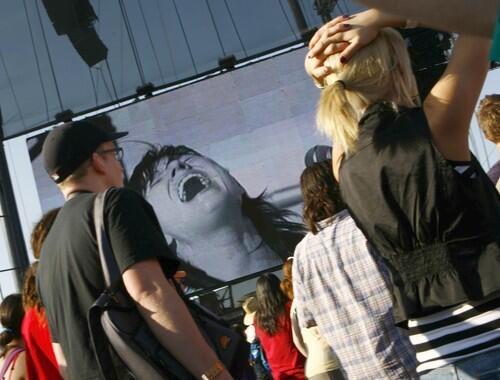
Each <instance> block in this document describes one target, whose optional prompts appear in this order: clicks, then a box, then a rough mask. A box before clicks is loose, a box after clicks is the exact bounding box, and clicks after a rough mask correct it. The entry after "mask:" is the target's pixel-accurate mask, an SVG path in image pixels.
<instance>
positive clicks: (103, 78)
mask: <svg viewBox="0 0 500 380" xmlns="http://www.w3.org/2000/svg"><path fill="white" fill-rule="evenodd" d="M96 70H97V71H98V72H99V74H101V78H102V83H104V88H105V89H106V92H107V93H108V96H109V98H110V99H113V94H112V93H111V91H110V89H109V86H108V83H107V82H106V77H105V76H104V71H103V70H101V69H97V68H96Z"/></svg>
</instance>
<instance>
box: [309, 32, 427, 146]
mask: <svg viewBox="0 0 500 380" xmlns="http://www.w3.org/2000/svg"><path fill="white" fill-rule="evenodd" d="M325 66H328V67H330V68H331V69H332V73H331V74H329V75H328V76H327V77H326V78H325V84H326V85H327V86H326V87H325V88H324V89H323V91H322V92H321V97H320V100H319V104H318V110H317V114H316V122H317V125H318V129H319V130H320V131H321V132H322V133H324V134H326V135H327V136H328V137H330V138H331V139H332V140H333V141H334V142H335V143H338V144H340V145H341V146H342V148H343V149H344V152H345V153H346V154H348V153H350V152H353V151H354V150H355V146H356V142H357V140H358V122H359V120H360V119H361V117H362V115H363V112H364V110H365V109H366V108H367V107H368V106H370V105H371V104H374V103H376V102H378V101H381V100H386V101H389V102H392V103H393V104H394V105H395V106H405V107H416V106H418V105H420V100H419V97H418V89H417V83H416V80H415V76H414V75H413V72H412V69H411V63H410V57H409V55H408V52H407V50H406V45H405V41H404V40H403V38H402V37H401V35H400V34H399V33H398V32H397V31H395V30H394V29H391V28H384V29H382V30H381V31H380V32H379V35H378V36H377V38H375V39H374V40H373V41H372V42H371V43H370V44H369V45H367V46H365V47H363V48H362V49H361V50H359V51H358V52H357V53H356V54H355V55H354V56H353V57H352V58H351V59H350V60H349V62H347V63H345V64H342V63H340V54H335V55H332V56H330V57H328V58H327V59H326V61H325Z"/></svg>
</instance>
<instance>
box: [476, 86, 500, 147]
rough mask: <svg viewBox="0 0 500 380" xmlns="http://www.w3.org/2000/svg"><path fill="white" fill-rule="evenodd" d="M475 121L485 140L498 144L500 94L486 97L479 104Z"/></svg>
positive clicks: (499, 132)
mask: <svg viewBox="0 0 500 380" xmlns="http://www.w3.org/2000/svg"><path fill="white" fill-rule="evenodd" d="M477 120H478V122H479V127H480V128H481V130H482V131H483V132H484V135H485V136H486V138H487V139H488V140H490V141H491V142H493V143H494V144H498V143H500V94H492V95H486V96H485V97H484V98H483V99H482V100H481V101H480V102H479V109H478V111H477Z"/></svg>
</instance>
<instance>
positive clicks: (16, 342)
mask: <svg viewBox="0 0 500 380" xmlns="http://www.w3.org/2000/svg"><path fill="white" fill-rule="evenodd" d="M14 348H24V342H23V340H22V339H17V338H14V339H12V340H11V341H10V342H9V343H8V344H7V345H6V346H5V351H8V350H12V349H14Z"/></svg>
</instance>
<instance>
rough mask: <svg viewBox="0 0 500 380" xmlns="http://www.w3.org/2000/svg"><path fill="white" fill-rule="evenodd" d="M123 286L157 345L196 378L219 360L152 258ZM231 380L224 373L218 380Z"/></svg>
mask: <svg viewBox="0 0 500 380" xmlns="http://www.w3.org/2000/svg"><path fill="white" fill-rule="evenodd" d="M123 282H124V284H125V287H126V289H127V291H128V293H129V294H130V296H131V297H132V299H134V301H135V302H136V303H137V307H138V309H139V311H140V313H141V315H142V316H143V318H144V319H145V320H146V322H147V323H148V325H149V327H150V328H151V330H152V331H153V333H154V334H155V336H156V337H157V338H158V340H159V341H160V343H161V344H162V345H163V346H164V347H165V348H166V349H167V350H168V351H169V352H170V353H171V354H172V355H174V356H175V357H176V358H177V360H179V362H181V363H182V364H183V365H184V367H185V368H187V369H188V370H189V371H190V372H191V373H192V374H193V375H194V376H195V377H196V378H197V379H200V378H201V376H202V374H203V373H205V372H207V371H208V370H210V369H211V368H212V367H213V366H214V364H215V363H217V361H218V360H219V359H218V358H217V356H216V355H215V353H214V352H213V351H212V349H211V348H210V346H209V345H208V344H207V342H206V341H205V339H204V338H203V336H202V335H201V333H200V331H199V330H198V326H197V325H196V324H195V322H194V321H193V318H192V317H191V314H190V313H189V311H188V310H187V308H186V305H185V304H184V302H183V301H182V300H181V298H180V297H179V295H178V294H177V292H176V290H175V289H174V287H173V285H172V284H170V282H169V281H168V280H167V279H166V278H165V276H164V275H163V271H162V269H161V267H160V264H159V263H158V261H157V260H154V259H151V260H146V261H141V262H139V263H137V264H134V265H132V266H131V267H130V268H128V269H127V270H126V271H125V272H124V273H123ZM228 379H232V377H231V375H230V374H229V373H228V372H227V370H224V371H223V372H222V373H221V374H220V375H218V376H217V380H228Z"/></svg>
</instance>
